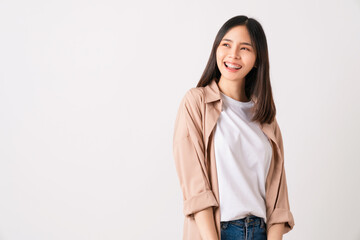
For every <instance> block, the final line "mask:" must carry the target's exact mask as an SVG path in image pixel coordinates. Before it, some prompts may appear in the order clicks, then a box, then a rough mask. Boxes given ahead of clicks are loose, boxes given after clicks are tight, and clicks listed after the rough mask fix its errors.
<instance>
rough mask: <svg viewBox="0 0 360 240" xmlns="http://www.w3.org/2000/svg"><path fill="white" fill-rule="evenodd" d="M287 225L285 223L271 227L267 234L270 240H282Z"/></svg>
mask: <svg viewBox="0 0 360 240" xmlns="http://www.w3.org/2000/svg"><path fill="white" fill-rule="evenodd" d="M284 229H285V225H284V224H283V223H276V224H274V225H272V226H271V228H270V229H269V232H268V234H267V239H268V240H282V237H283V233H284Z"/></svg>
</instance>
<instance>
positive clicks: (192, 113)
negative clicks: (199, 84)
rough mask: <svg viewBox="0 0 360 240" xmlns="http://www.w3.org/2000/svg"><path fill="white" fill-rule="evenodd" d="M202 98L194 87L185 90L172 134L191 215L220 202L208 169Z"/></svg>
mask: <svg viewBox="0 0 360 240" xmlns="http://www.w3.org/2000/svg"><path fill="white" fill-rule="evenodd" d="M201 101H202V100H201V97H200V96H199V95H198V94H196V92H193V91H192V89H190V90H188V91H187V92H186V94H185V96H184V97H183V99H182V100H181V103H180V106H179V108H178V113H177V116H176V120H175V128H174V135H173V155H174V160H175V167H176V171H177V175H178V178H179V181H180V186H181V190H182V195H183V213H184V215H185V216H191V217H193V214H194V213H196V212H199V211H202V210H204V209H206V208H208V207H211V206H219V205H218V202H217V201H216V198H215V196H214V193H213V191H212V190H211V188H210V181H209V176H208V173H207V170H206V164H205V147H204V141H203V131H202V124H201V123H202V115H201V111H200V106H201Z"/></svg>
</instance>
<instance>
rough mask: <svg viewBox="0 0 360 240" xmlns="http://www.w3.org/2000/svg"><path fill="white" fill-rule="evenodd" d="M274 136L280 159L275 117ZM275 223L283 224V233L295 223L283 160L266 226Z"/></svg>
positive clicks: (278, 130) (279, 134) (281, 146)
mask: <svg viewBox="0 0 360 240" xmlns="http://www.w3.org/2000/svg"><path fill="white" fill-rule="evenodd" d="M275 136H276V138H277V140H278V144H279V148H280V151H281V155H282V156H281V157H282V159H284V146H283V139H282V135H281V131H280V127H279V125H278V123H277V120H276V118H275ZM276 223H284V224H285V229H284V234H285V233H288V232H289V231H290V230H292V229H293V227H294V225H295V222H294V217H293V215H292V213H291V211H290V204H289V196H288V188H287V182H286V173H285V165H284V161H282V172H281V179H280V187H279V190H278V200H277V202H276V205H275V209H274V211H273V213H272V214H271V216H270V218H269V220H268V223H267V225H268V226H267V227H268V228H270V227H271V226H272V225H273V224H276Z"/></svg>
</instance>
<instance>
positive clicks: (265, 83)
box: [196, 15, 276, 124]
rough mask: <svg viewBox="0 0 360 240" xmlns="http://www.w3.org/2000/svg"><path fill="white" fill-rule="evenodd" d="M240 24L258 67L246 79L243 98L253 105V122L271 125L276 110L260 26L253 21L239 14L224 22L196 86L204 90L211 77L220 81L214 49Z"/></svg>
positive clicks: (264, 38)
mask: <svg viewBox="0 0 360 240" xmlns="http://www.w3.org/2000/svg"><path fill="white" fill-rule="evenodd" d="M239 25H244V26H246V28H247V30H248V32H249V34H250V38H251V42H252V43H253V44H254V45H255V49H256V53H257V55H256V61H255V66H257V67H256V68H255V67H254V68H253V69H252V70H251V71H250V72H249V73H248V74H247V75H246V77H245V94H246V97H247V98H249V99H253V100H254V102H255V104H254V108H253V109H252V110H253V111H254V114H253V118H252V121H258V122H260V123H261V124H262V123H271V122H272V121H273V120H274V117H275V115H276V107H275V103H274V99H273V96H272V90H271V83H270V74H269V54H268V47H267V41H266V36H265V33H264V30H263V28H262V26H261V25H260V23H259V22H258V21H257V20H255V19H253V18H248V17H247V16H244V15H239V16H235V17H233V18H231V19H229V20H228V21H227V22H225V23H224V25H223V26H222V27H221V28H220V30H219V32H218V33H217V35H216V37H215V41H214V43H213V47H212V50H211V53H210V57H209V60H208V63H207V65H206V67H205V70H204V72H203V74H202V76H201V78H200V81H199V82H198V84H197V86H196V87H205V86H206V85H208V84H209V83H210V82H211V81H212V80H213V79H214V78H215V81H216V83H218V82H219V80H220V76H221V73H220V70H219V68H218V66H217V63H216V50H217V48H218V46H219V44H220V42H221V40H222V39H223V37H224V36H225V34H226V33H227V32H228V31H229V30H230V29H231V28H233V27H235V26H239Z"/></svg>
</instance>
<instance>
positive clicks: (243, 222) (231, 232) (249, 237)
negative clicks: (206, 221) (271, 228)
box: [220, 215, 267, 240]
mask: <svg viewBox="0 0 360 240" xmlns="http://www.w3.org/2000/svg"><path fill="white" fill-rule="evenodd" d="M220 226H221V228H220V229H221V240H267V234H266V223H265V221H264V219H263V218H260V217H257V216H254V215H250V216H247V217H245V218H242V219H237V220H232V221H224V222H220Z"/></svg>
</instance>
